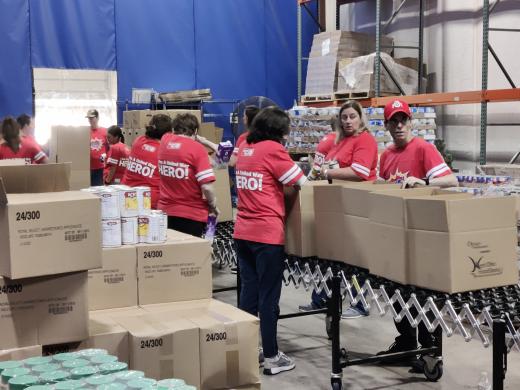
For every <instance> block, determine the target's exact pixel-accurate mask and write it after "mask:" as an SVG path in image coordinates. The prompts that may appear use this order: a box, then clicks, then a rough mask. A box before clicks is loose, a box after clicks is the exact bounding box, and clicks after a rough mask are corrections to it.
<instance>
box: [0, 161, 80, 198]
mask: <svg viewBox="0 0 520 390" xmlns="http://www.w3.org/2000/svg"><path fill="white" fill-rule="evenodd" d="M0 177H2V179H3V183H4V186H5V192H6V193H8V194H21V193H39V192H58V191H68V190H69V188H70V163H60V164H41V165H23V166H0Z"/></svg>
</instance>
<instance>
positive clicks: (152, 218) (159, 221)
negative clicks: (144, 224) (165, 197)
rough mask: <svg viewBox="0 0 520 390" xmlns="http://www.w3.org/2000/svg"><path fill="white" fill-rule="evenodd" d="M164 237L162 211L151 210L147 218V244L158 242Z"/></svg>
mask: <svg viewBox="0 0 520 390" xmlns="http://www.w3.org/2000/svg"><path fill="white" fill-rule="evenodd" d="M165 239H166V226H165V224H164V213H163V212H162V211H160V210H152V211H151V212H150V215H149V218H148V235H147V238H146V242H147V243H148V244H158V243H161V242H164V241H165Z"/></svg>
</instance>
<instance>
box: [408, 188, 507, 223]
mask: <svg viewBox="0 0 520 390" xmlns="http://www.w3.org/2000/svg"><path fill="white" fill-rule="evenodd" d="M457 195H459V196H454V195H439V196H434V197H422V198H418V199H408V200H407V202H406V204H407V213H408V227H409V228H410V229H417V230H430V231H438V232H467V231H475V230H491V229H500V228H511V227H516V200H515V199H514V198H513V197H510V196H503V197H496V198H493V197H489V198H488V197H484V198H474V197H471V195H468V194H457ZM460 195H462V196H460ZM464 195H467V196H464Z"/></svg>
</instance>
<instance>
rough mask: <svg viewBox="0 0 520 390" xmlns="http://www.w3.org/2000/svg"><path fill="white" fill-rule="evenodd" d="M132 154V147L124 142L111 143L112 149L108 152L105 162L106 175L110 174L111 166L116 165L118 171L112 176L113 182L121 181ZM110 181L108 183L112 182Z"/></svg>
mask: <svg viewBox="0 0 520 390" xmlns="http://www.w3.org/2000/svg"><path fill="white" fill-rule="evenodd" d="M129 155H130V149H128V146H126V145H125V144H124V143H122V142H118V143H117V144H115V145H110V150H109V151H108V153H107V162H106V164H105V175H104V176H105V177H106V176H107V175H108V171H109V170H110V167H113V166H116V167H117V168H116V173H115V174H114V177H113V178H112V182H111V183H114V182H120V181H121V179H122V178H123V175H124V174H125V171H126V166H127V164H128V156H129ZM111 183H108V184H111Z"/></svg>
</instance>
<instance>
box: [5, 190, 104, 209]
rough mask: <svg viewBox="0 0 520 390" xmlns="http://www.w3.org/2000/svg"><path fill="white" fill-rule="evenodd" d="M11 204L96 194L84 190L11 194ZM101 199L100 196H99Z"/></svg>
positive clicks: (77, 198) (49, 201)
mask: <svg viewBox="0 0 520 390" xmlns="http://www.w3.org/2000/svg"><path fill="white" fill-rule="evenodd" d="M7 198H8V203H9V204H10V205H13V206H14V205H19V204H36V203H51V202H52V203H56V202H69V201H71V200H91V199H96V196H95V195H93V194H91V193H88V192H82V191H63V192H59V193H58V192H42V193H38V194H9V195H8V196H7ZM98 199H99V198H98Z"/></svg>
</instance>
